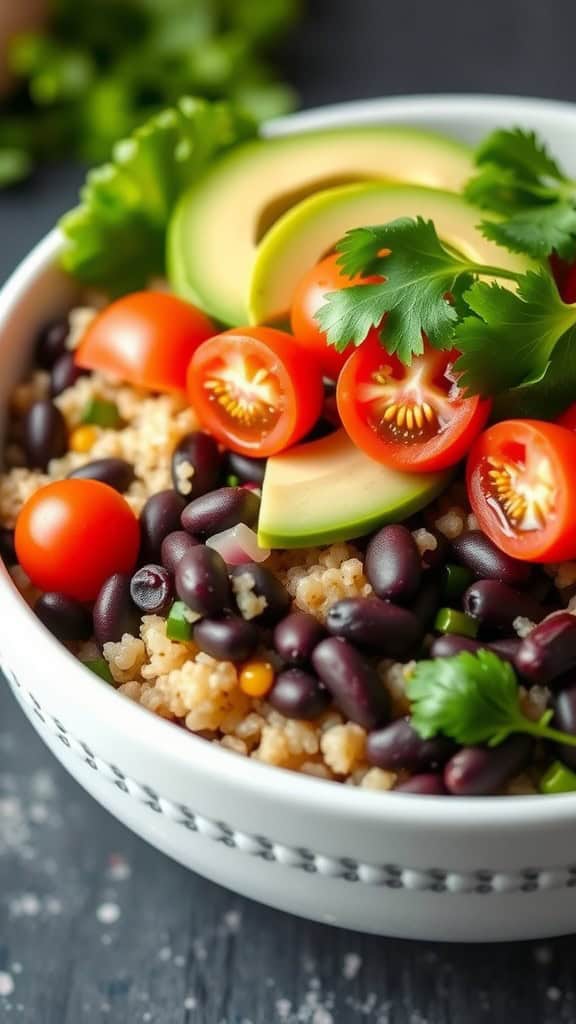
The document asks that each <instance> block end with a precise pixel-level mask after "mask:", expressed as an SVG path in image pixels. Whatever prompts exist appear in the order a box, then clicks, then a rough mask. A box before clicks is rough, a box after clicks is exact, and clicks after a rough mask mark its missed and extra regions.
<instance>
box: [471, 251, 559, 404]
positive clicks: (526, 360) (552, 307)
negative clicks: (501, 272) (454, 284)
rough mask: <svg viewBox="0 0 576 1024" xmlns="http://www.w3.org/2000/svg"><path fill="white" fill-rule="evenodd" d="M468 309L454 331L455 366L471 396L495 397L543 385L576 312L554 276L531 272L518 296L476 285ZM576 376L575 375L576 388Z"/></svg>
mask: <svg viewBox="0 0 576 1024" xmlns="http://www.w3.org/2000/svg"><path fill="white" fill-rule="evenodd" d="M464 300H465V302H466V303H467V305H468V307H469V309H470V311H471V312H472V313H474V314H475V316H466V317H465V318H464V319H463V320H462V322H461V323H460V324H459V325H458V326H457V328H456V338H455V345H456V348H458V349H459V350H460V351H461V352H462V355H461V356H460V357H459V359H458V360H457V362H456V364H455V370H456V372H457V373H461V374H462V376H461V378H460V384H461V386H463V387H465V388H466V389H467V390H468V391H469V392H470V393H474V394H477V393H479V394H482V395H496V394H499V393H500V392H503V391H507V390H508V389H509V388H516V387H518V386H519V385H525V386H526V385H528V384H530V383H532V382H537V381H540V380H541V379H542V378H543V377H544V375H545V374H546V372H547V369H548V367H549V363H550V359H551V357H552V355H553V354H554V353H555V350H556V346H557V345H558V343H559V341H560V340H561V339H562V338H563V337H564V335H565V334H566V333H567V332H569V331H572V330H574V328H575V325H576V309H574V308H573V307H571V306H567V305H566V304H565V303H563V302H562V300H561V298H560V296H559V295H558V291H557V289H556V286H555V284H554V281H553V280H552V278H551V276H550V274H548V273H547V272H546V271H543V270H542V271H537V272H536V271H529V272H528V273H526V274H524V275H523V276H522V278H521V279H520V284H519V286H518V290H517V291H516V292H513V291H510V290H509V289H506V288H503V287H502V286H501V285H499V284H487V283H485V282H482V281H476V282H475V283H474V284H473V285H472V287H471V288H470V289H469V291H467V292H466V293H465V295H464ZM574 379H575V377H574V373H572V375H571V381H572V387H573V386H574Z"/></svg>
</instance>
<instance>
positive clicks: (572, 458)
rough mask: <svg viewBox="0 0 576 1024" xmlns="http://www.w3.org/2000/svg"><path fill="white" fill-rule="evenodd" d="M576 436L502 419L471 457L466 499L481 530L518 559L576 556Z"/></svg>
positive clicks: (546, 426)
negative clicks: (575, 469) (575, 491)
mask: <svg viewBox="0 0 576 1024" xmlns="http://www.w3.org/2000/svg"><path fill="white" fill-rule="evenodd" d="M575 465H576V435H574V434H572V433H571V432H570V431H569V430H566V429H565V428H564V427H559V426H557V425H556V424H554V423H544V422H540V421H539V420H504V421H503V422H502V423H496V424H495V425H494V426H493V427H490V428H489V429H488V430H486V431H485V432H484V433H483V434H481V435H480V437H479V438H478V439H477V440H476V442H475V443H474V445H473V446H472V450H471V452H470V456H469V459H468V470H467V483H468V497H469V500H470V504H471V506H472V508H473V510H474V513H475V514H476V516H477V517H478V522H479V523H480V527H481V529H482V530H484V533H486V534H488V536H489V537H490V538H491V540H493V541H494V543H495V544H497V545H498V547H499V548H500V549H501V550H502V551H505V552H506V554H508V555H513V556H514V558H521V559H525V560H529V561H532V562H561V561H563V560H564V559H571V558H575V557H576V514H575V513H576V499H575V495H574V484H573V480H574V466H575Z"/></svg>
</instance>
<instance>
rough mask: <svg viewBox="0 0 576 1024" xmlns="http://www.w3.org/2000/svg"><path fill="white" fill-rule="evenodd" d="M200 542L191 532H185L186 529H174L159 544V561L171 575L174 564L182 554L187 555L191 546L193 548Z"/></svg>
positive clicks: (176, 563) (174, 570)
mask: <svg viewBox="0 0 576 1024" xmlns="http://www.w3.org/2000/svg"><path fill="white" fill-rule="evenodd" d="M199 543H200V541H199V540H196V538H195V537H192V536H191V534H189V533H186V530H174V531H173V532H172V533H169V534H168V536H167V537H164V540H163V541H162V544H161V546H160V561H161V562H162V565H163V566H164V568H165V569H168V572H171V573H172V575H174V573H175V572H176V566H177V565H178V562H179V561H180V559H181V558H183V557H184V555H187V554H188V552H189V551H191V550H192V548H195V547H197V546H198V544H199Z"/></svg>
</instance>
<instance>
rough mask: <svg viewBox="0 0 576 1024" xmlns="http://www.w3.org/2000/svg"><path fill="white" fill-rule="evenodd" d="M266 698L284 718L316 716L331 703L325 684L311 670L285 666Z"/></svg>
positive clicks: (306, 718)
mask: <svg viewBox="0 0 576 1024" xmlns="http://www.w3.org/2000/svg"><path fill="white" fill-rule="evenodd" d="M266 700H267V701H268V703H269V704H271V705H272V707H273V708H275V709H276V711H279V712H280V714H282V715H285V716H286V718H303V719H305V720H311V719H313V718H318V715H321V714H322V713H323V712H324V711H326V710H327V708H328V707H329V706H330V704H331V700H332V698H331V697H330V694H329V692H328V690H327V689H326V687H325V686H322V683H321V682H320V680H319V679H317V678H316V676H313V675H312V673H311V672H305V671H304V669H302V668H285V669H283V670H282V671H281V672H279V673H278V675H277V676H276V679H275V680H274V685H273V686H272V689H271V690H270V691H269V693H268V695H267V697H266Z"/></svg>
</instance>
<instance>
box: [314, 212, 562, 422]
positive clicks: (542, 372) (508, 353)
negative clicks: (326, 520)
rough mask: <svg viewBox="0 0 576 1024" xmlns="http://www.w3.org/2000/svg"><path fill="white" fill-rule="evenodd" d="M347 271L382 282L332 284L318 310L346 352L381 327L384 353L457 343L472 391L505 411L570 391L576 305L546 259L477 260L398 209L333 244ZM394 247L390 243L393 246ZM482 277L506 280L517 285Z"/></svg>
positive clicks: (461, 378)
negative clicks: (395, 216) (520, 265)
mask: <svg viewBox="0 0 576 1024" xmlns="http://www.w3.org/2000/svg"><path fill="white" fill-rule="evenodd" d="M336 248H337V251H338V252H339V254H340V256H339V260H338V263H339V265H340V266H341V267H342V269H343V270H344V272H345V273H346V274H348V275H349V276H353V275H355V274H361V275H362V276H368V275H371V274H380V275H381V276H382V277H383V278H384V280H383V281H382V283H381V284H370V285H368V284H367V285H355V286H352V287H350V288H345V289H341V290H340V291H337V292H331V293H329V294H328V296H327V302H326V304H325V305H324V306H322V307H321V308H320V309H319V311H318V313H317V315H316V319H317V320H318V322H319V323H320V325H321V327H322V328H323V330H325V331H326V334H327V338H328V342H329V344H332V345H334V346H335V348H337V349H338V350H339V351H343V350H344V349H345V348H346V346H347V345H348V344H350V343H352V344H354V345H356V346H358V345H361V344H362V342H363V341H364V340H365V339H366V337H367V336H368V334H369V332H370V331H371V330H372V329H373V328H374V327H376V328H379V335H380V341H381V344H382V346H383V347H384V348H385V349H386V351H387V352H390V353H395V354H396V355H397V356H398V358H399V359H400V360H401V361H402V362H403V363H405V364H407V365H409V364H410V362H411V360H412V358H413V357H414V356H417V355H420V354H421V353H422V352H423V350H424V342H423V335H426V337H427V339H428V342H429V344H430V345H432V346H434V347H435V348H440V349H442V348H444V349H445V348H450V349H451V348H454V349H456V350H458V351H459V352H461V356H460V358H459V359H458V360H457V361H456V363H455V367H454V369H455V372H456V374H457V375H458V382H459V385H460V386H461V387H462V388H463V389H465V390H466V391H467V392H468V394H481V395H483V396H487V397H494V396H500V406H499V412H500V414H501V417H503V418H504V417H506V416H510V415H514V414H515V412H516V410H517V409H519V408H521V409H522V414H523V415H530V416H540V417H552V416H554V415H555V414H556V413H558V412H559V411H561V410H562V409H563V408H565V406H566V405H567V404H568V403H569V402H570V401H572V400H573V395H574V393H575V392H576V345H575V344H574V341H575V340H576V305H567V304H566V303H564V302H563V301H562V299H561V298H560V296H559V294H558V290H557V288H556V286H555V284H554V281H553V279H552V276H551V274H550V272H549V271H548V269H547V268H542V269H540V270H530V271H527V272H525V273H520V272H517V271H513V270H509V269H506V268H503V267H498V266H488V265H486V264H475V263H474V262H472V261H470V260H467V259H466V258H465V257H463V256H461V255H459V254H458V253H455V252H453V251H452V250H451V249H449V248H448V247H447V246H446V245H445V244H444V243H443V242H442V241H441V240H440V239H439V238H438V235H437V233H436V229H435V227H434V224H433V223H432V222H431V221H424V220H422V219H421V218H418V219H415V220H413V219H409V218H402V219H400V220H396V221H392V222H391V223H390V224H385V225H382V226H379V227H372V228H357V229H355V230H352V231H349V232H348V234H347V235H346V236H345V237H344V238H343V239H342V240H341V241H340V242H339V243H338V244H337V246H336ZM390 250H391V251H390ZM482 276H487V277H491V278H501V279H502V280H507V281H512V282H514V283H515V285H516V289H515V290H512V289H511V288H510V287H505V286H503V285H500V284H498V283H497V282H494V281H492V283H487V282H486V281H482V280H480V278H481V277H482Z"/></svg>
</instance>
